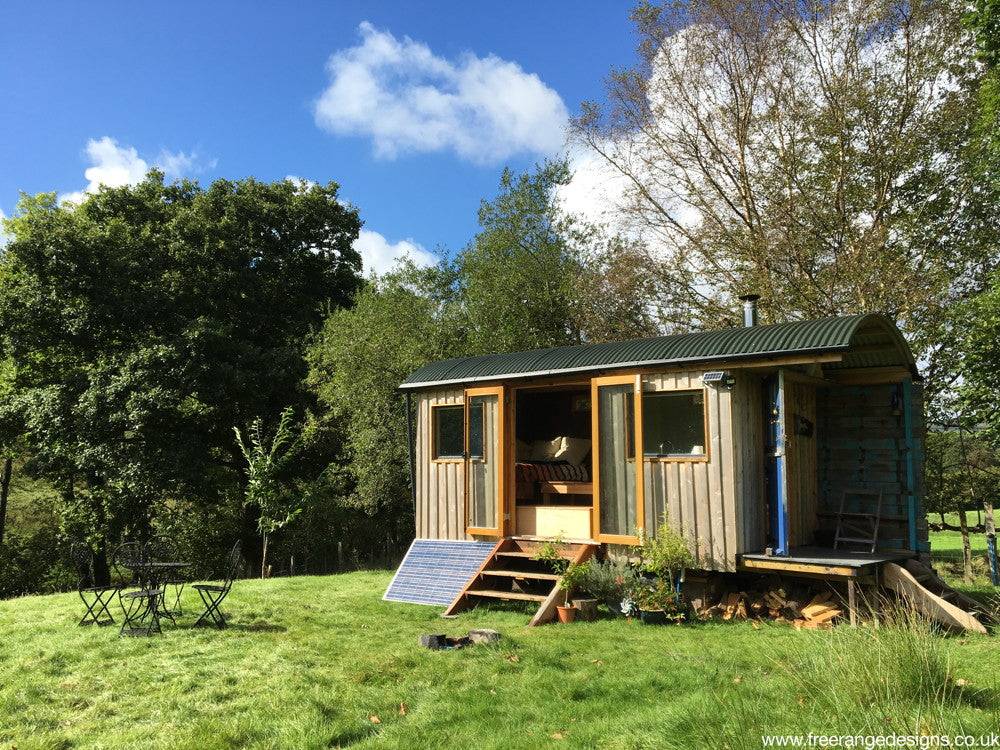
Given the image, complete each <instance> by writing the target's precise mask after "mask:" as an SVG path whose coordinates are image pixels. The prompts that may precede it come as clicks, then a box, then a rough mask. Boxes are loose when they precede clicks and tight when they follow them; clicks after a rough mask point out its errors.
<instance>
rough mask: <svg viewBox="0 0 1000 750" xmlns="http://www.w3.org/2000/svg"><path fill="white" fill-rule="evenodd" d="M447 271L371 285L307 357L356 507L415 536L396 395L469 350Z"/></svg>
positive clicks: (407, 271)
mask: <svg viewBox="0 0 1000 750" xmlns="http://www.w3.org/2000/svg"><path fill="white" fill-rule="evenodd" d="M448 276H449V273H448V271H447V270H446V269H441V268H433V269H429V270H421V269H417V268H415V267H413V266H412V265H406V266H403V267H401V268H398V269H396V270H395V271H393V272H391V273H388V274H386V275H385V276H383V277H380V278H373V279H372V280H371V281H370V282H369V283H367V284H366V285H365V288H364V289H363V290H362V291H361V292H360V293H359V294H358V296H357V298H356V300H355V304H354V306H353V307H351V308H349V309H348V308H344V309H340V310H336V311H334V312H333V313H332V314H331V315H330V316H329V317H328V318H327V319H326V321H325V323H324V324H323V327H322V329H321V330H320V331H319V333H318V334H317V336H316V337H315V339H314V341H313V343H312V346H311V348H310V351H309V361H310V364H311V370H310V376H309V380H310V383H311V384H312V386H313V388H314V389H315V391H316V393H317V395H318V397H319V400H320V402H321V404H322V405H323V406H324V407H325V412H324V415H323V419H325V420H332V421H334V422H336V423H337V424H339V425H341V426H342V428H343V430H344V433H345V440H344V451H345V453H346V455H344V456H343V457H342V459H341V461H339V462H338V463H337V465H336V466H335V467H334V470H339V471H341V472H343V473H345V474H347V477H346V479H347V484H348V486H349V487H350V488H351V494H350V503H351V505H353V506H354V507H356V508H359V509H361V510H363V511H364V512H366V513H368V514H369V515H370V516H372V517H379V518H381V519H382V520H383V522H384V524H385V527H386V531H387V533H388V534H390V535H395V534H396V533H397V532H398V533H399V534H401V535H407V534H410V533H412V526H413V523H412V513H411V509H410V501H409V498H410V490H409V476H408V468H407V467H408V466H409V453H408V446H407V442H406V434H407V433H406V429H407V428H406V414H405V411H404V409H403V402H402V399H401V397H400V394H399V392H398V390H397V388H398V386H399V384H400V383H401V382H402V381H403V379H404V378H405V377H406V376H407V375H408V374H409V373H410V372H412V371H413V370H416V369H417V368H418V367H420V366H422V365H424V364H426V363H427V362H429V361H432V360H435V359H445V358H447V357H451V356H455V355H457V354H460V353H462V352H463V351H465V348H466V344H465V342H464V338H463V336H462V333H461V329H460V327H459V325H458V323H457V320H456V318H455V314H454V312H455V309H454V303H453V301H452V300H451V295H452V291H451V283H450V279H448V278H447V277H448Z"/></svg>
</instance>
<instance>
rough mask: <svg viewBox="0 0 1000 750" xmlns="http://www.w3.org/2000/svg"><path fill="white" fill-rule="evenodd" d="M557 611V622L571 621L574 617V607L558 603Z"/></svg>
mask: <svg viewBox="0 0 1000 750" xmlns="http://www.w3.org/2000/svg"><path fill="white" fill-rule="evenodd" d="M556 611H557V612H558V613H559V622H573V620H575V619H576V607H567V606H565V605H563V604H560V605H559V606H557V607H556Z"/></svg>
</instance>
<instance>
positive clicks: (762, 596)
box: [696, 587, 844, 630]
mask: <svg viewBox="0 0 1000 750" xmlns="http://www.w3.org/2000/svg"><path fill="white" fill-rule="evenodd" d="M698 604H700V606H698V607H697V610H696V611H697V613H698V616H699V617H700V618H701V619H703V620H707V619H709V618H713V617H717V618H720V619H722V620H726V621H728V620H748V619H749V620H762V619H768V620H774V621H775V622H787V623H791V624H792V626H793V627H795V629H796V630H801V629H807V630H815V629H827V628H831V627H833V621H834V620H835V619H837V618H838V617H841V616H842V615H843V614H844V611H843V609H841V607H840V605H839V604H838V602H837V599H836V597H835V595H834V593H833V592H832V591H830V590H826V591H821V592H820V593H818V594H815V595H813V594H812V593H811V592H807V591H799V592H788V591H786V590H785V589H784V588H781V587H778V588H768V589H765V590H762V591H761V590H752V589H751V590H737V591H728V592H725V593H723V594H722V595H721V596H720V597H719V599H718V601H717V602H715V603H714V604H712V603H710V602H709V601H708V600H707V599H703V600H701V601H700V602H699V603H698Z"/></svg>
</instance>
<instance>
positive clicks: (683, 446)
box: [642, 389, 708, 461]
mask: <svg viewBox="0 0 1000 750" xmlns="http://www.w3.org/2000/svg"><path fill="white" fill-rule="evenodd" d="M706 406H707V404H706V399H705V391H704V389H697V390H686V391H645V392H643V394H642V455H643V457H644V458H652V459H661V460H665V461H707V460H708V429H707V425H708V410H707V408H706Z"/></svg>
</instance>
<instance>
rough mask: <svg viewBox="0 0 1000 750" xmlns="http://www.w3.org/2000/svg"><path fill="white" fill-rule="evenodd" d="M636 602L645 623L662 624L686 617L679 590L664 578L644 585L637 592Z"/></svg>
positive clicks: (640, 616)
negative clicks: (678, 593) (681, 606)
mask: <svg viewBox="0 0 1000 750" xmlns="http://www.w3.org/2000/svg"><path fill="white" fill-rule="evenodd" d="M636 604H637V606H638V608H639V619H640V620H642V622H643V624H644V625H662V624H663V623H665V622H680V621H682V620H683V619H684V612H683V610H682V609H681V608H680V602H679V597H678V595H677V591H676V590H674V589H673V588H672V587H671V586H670V585H669V584H668V583H667V581H666V580H665V579H663V578H657V579H656V580H654V581H652V582H651V583H649V584H648V585H646V586H644V587H642V589H641V590H640V591H638V592H637V594H636Z"/></svg>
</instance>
